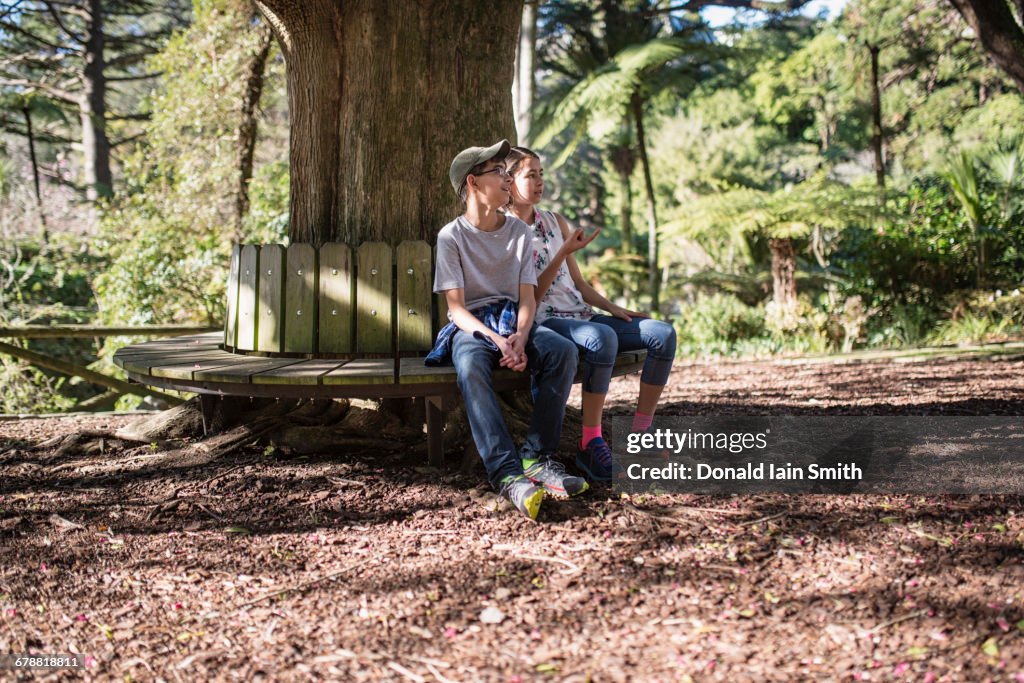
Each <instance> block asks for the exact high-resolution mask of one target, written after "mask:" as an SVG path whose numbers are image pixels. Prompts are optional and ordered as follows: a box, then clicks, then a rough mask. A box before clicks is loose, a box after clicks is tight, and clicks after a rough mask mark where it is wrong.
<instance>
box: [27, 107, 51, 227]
mask: <svg viewBox="0 0 1024 683" xmlns="http://www.w3.org/2000/svg"><path fill="white" fill-rule="evenodd" d="M21 115H22V116H24V117H25V137H26V138H27V139H28V158H29V161H30V162H31V164H32V187H33V188H34V189H35V195H36V211H38V212H39V228H40V239H41V240H42V242H43V244H46V243H47V242H49V241H50V235H49V233H48V232H47V230H46V213H45V212H44V211H43V194H42V192H40V190H39V160H38V159H37V158H36V137H35V134H34V133H33V132H32V111H31V109H30V108H29V106H28V105H25V106H24V107H22V108H21Z"/></svg>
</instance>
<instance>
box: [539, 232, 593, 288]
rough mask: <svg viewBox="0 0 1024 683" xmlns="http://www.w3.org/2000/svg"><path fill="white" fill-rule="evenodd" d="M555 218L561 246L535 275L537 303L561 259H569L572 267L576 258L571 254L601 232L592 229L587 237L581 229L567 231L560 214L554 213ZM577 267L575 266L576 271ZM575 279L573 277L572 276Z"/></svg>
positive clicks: (554, 275)
mask: <svg viewBox="0 0 1024 683" xmlns="http://www.w3.org/2000/svg"><path fill="white" fill-rule="evenodd" d="M555 218H556V219H557V220H558V227H559V229H561V231H562V246H561V247H560V248H559V250H558V251H557V252H556V253H555V255H554V256H552V257H551V263H549V264H548V265H547V267H546V268H545V269H544V271H543V272H542V273H540V275H538V276H537V302H538V303H539V302H540V300H541V299H543V298H544V295H545V294H547V292H548V289H549V288H550V287H551V283H552V282H554V281H555V277H556V276H557V275H558V269H559V268H560V267H561V266H562V261H565V260H568V261H569V268H570V270H571V269H572V267H573V265H574V264H575V263H576V259H574V258H573V257H572V254H573V253H574V252H576V251H579V250H580V249H582V248H583V247H585V246H587V245H588V244H590V243H591V242H592V241H593V240H594V238H595V237H597V234H598V233H599V232H601V229H600V228H598V229H597V230H595V231H594V234H593V235H591V236H590V237H587V236H585V235H584V234H583V230H580V229H577V230H576V231H574V232H570V231H569V225H568V224H567V223H566V222H565V219H564V218H562V216H561V214H557V213H556V214H555ZM578 271H579V269H578V268H577V272H578ZM574 279H575V278H574Z"/></svg>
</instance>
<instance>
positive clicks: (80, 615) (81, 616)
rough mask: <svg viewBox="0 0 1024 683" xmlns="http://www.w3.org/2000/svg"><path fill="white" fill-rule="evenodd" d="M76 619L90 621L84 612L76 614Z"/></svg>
mask: <svg viewBox="0 0 1024 683" xmlns="http://www.w3.org/2000/svg"><path fill="white" fill-rule="evenodd" d="M75 621H89V617H87V616H85V615H84V614H78V615H76V616H75Z"/></svg>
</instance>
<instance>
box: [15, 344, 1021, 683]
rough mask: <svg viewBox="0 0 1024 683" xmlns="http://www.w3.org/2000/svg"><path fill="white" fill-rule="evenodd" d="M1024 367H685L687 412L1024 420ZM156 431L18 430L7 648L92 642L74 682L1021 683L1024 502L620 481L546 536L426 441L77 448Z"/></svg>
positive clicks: (564, 506)
mask: <svg viewBox="0 0 1024 683" xmlns="http://www.w3.org/2000/svg"><path fill="white" fill-rule="evenodd" d="M1022 377H1024V360H1021V359H1020V358H1016V359H1014V358H1003V359H1001V360H992V359H983V358H958V359H937V360H935V359H933V360H929V361H927V362H920V361H913V360H905V359H904V360H901V361H894V360H884V361H872V362H860V363H845V364H844V363H834V362H829V363H826V362H817V361H774V362H747V363H711V362H708V363H684V364H680V365H679V366H678V367H677V368H676V370H675V371H674V373H673V377H672V380H671V382H670V385H669V390H668V391H667V393H666V396H665V404H664V409H663V411H662V412H663V414H678V415H693V414H712V415H725V414H753V415H760V414H772V415H851V414H854V415H865V414H866V415H922V414H923V415H936V414H951V415H1024V382H1022V379H1021V378H1022ZM636 386H637V380H636V379H634V378H623V379H619V380H616V383H615V385H614V387H613V390H612V396H611V399H612V405H611V408H612V410H611V411H610V413H611V414H622V415H626V414H630V412H631V407H630V402H631V401H632V400H633V398H634V397H635V391H636ZM577 391H578V390H577ZM132 419H135V418H132V417H111V416H96V417H88V418H82V417H73V418H51V419H32V420H21V421H8V422H2V423H0V475H2V478H0V653H11V652H14V653H27V652H35V653H52V654H56V653H67V652H77V653H82V654H83V655H87V657H88V663H89V667H88V668H87V669H86V670H85V671H84V672H79V673H75V674H68V673H64V674H62V676H64V677H72V676H74V677H83V676H84V677H85V678H87V679H89V680H93V679H95V680H111V679H117V680H166V681H196V680H211V681H213V680H244V681H252V680H267V681H280V680H357V681H358V680H396V681H402V680H408V681H442V682H443V681H479V680H495V681H528V680H558V681H586V680H595V681H627V680H645V681H657V680H664V681H679V680H682V681H685V680H691V679H692V680H712V681H719V680H720V681H737V680H758V681H760V680H773V681H774V680H778V681H791V680H861V681H889V680H908V681H909V680H913V681H940V680H941V681H946V680H950V681H972V682H973V681H985V680H1000V681H1001V680H1010V681H1013V680H1016V681H1024V643H1022V636H1024V563H1022V558H1024V553H1022V542H1024V498H1022V497H1006V496H1004V497H993V496H959V497H954V496H935V497H917V496H888V497H882V496H784V495H771V496H767V495H766V496H732V497H721V496H720V497H697V496H681V495H677V496H670V495H660V496H634V497H633V498H621V497H615V496H613V495H612V494H611V493H610V491H608V490H598V491H595V492H593V493H591V494H588V495H587V496H585V497H583V498H582V499H579V500H573V501H571V502H557V501H546V502H545V504H544V508H543V510H542V513H541V520H540V522H539V523H537V524H532V523H529V522H528V521H526V520H524V519H522V518H520V517H518V516H517V515H516V514H514V513H513V512H512V511H510V510H509V509H507V508H505V507H502V506H496V504H495V503H496V500H495V498H494V497H493V495H491V494H490V493H489V492H488V491H487V490H486V488H485V487H484V486H482V485H481V482H482V474H481V473H479V472H477V473H474V474H471V475H464V474H459V473H456V472H455V471H454V470H453V471H448V472H437V471H433V470H431V469H429V468H427V467H424V465H425V463H424V462H423V459H422V455H421V454H422V448H419V449H418V450H417V453H418V454H416V453H412V452H410V450H411V449H410V448H409V446H408V445H406V444H401V443H395V445H394V447H393V448H390V449H379V448H374V449H366V450H361V451H357V452H345V453H325V454H322V455H318V456H314V457H302V458H289V457H286V456H284V455H282V454H280V453H278V452H275V451H273V450H272V449H265V448H260V447H252V448H248V449H243V450H239V451H235V452H233V453H231V454H230V455H229V456H226V457H225V458H223V459H221V460H217V461H215V462H213V463H210V464H206V465H203V466H201V467H195V466H187V465H183V466H174V465H173V463H172V464H168V463H167V462H166V461H165V460H161V459H160V458H159V457H158V456H159V455H160V453H159V452H158V451H159V450H160V449H161V446H160V445H156V446H155V447H151V446H148V445H142V446H139V445H137V444H134V445H132V446H131V447H119V448H104V450H105V452H103V453H91V454H87V453H67V450H66V449H65V452H64V453H63V454H61V456H60V457H59V458H58V457H56V452H57V444H58V443H59V442H60V439H59V438H56V437H60V436H62V435H67V434H71V433H75V432H81V431H82V430H114V429H117V428H120V427H122V426H124V425H125V424H127V423H128V422H130V421H131V420H132ZM459 456H460V454H457V453H454V454H451V459H452V464H453V467H457V464H458V461H459ZM153 463H159V465H155V464H153ZM46 676H50V677H51V678H53V677H56V676H57V674H46V673H45V672H34V673H28V672H12V671H6V672H5V671H0V678H4V677H6V678H7V679H19V680H28V679H30V678H33V677H35V678H45V677H46Z"/></svg>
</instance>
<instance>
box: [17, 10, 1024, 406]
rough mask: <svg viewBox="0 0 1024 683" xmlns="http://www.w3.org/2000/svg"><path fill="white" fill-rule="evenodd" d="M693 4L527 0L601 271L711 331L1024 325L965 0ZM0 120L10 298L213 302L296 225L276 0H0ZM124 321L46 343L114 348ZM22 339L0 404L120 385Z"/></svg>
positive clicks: (1018, 262)
mask: <svg viewBox="0 0 1024 683" xmlns="http://www.w3.org/2000/svg"><path fill="white" fill-rule="evenodd" d="M677 5H678V3H668V2H663V1H657V0H636V1H629V2H612V1H610V0H603V1H602V0H580V1H574V2H570V1H568V0H553V1H549V2H542V3H540V4H539V5H538V4H527V6H526V10H525V11H524V16H523V28H522V31H521V36H520V41H519V52H518V57H517V65H516V70H517V73H516V84H515V87H514V93H513V94H514V100H515V103H516V109H517V122H516V123H517V129H518V132H519V141H520V143H525V144H528V145H530V146H532V147H534V148H535V149H537V151H539V152H540V153H541V154H542V156H543V157H544V160H545V165H546V180H547V182H548V189H547V194H548V197H549V199H548V206H549V208H554V209H556V210H559V211H561V212H562V213H564V214H565V215H566V216H567V217H569V218H570V220H572V221H574V222H576V223H577V224H579V225H581V226H582V227H584V228H587V229H592V228H594V227H602V228H603V230H602V232H601V235H600V237H599V238H598V241H597V242H595V243H594V245H592V246H591V247H590V248H589V249H588V250H587V252H586V253H585V254H581V255H580V257H579V258H580V259H581V261H583V264H582V265H583V267H584V272H585V274H586V275H587V276H588V277H595V276H597V275H598V274H600V278H599V280H600V283H601V285H602V286H603V288H604V289H605V291H606V292H607V293H608V295H609V296H610V297H612V298H614V299H617V300H621V301H623V302H625V303H627V304H629V305H631V306H633V307H640V308H646V309H649V310H652V311H654V312H656V314H657V315H659V316H661V317H664V318H666V319H670V320H672V321H674V323H675V324H676V327H677V330H678V333H679V339H680V350H681V353H683V354H686V355H722V356H730V357H732V356H766V355H772V354H780V353H808V352H811V353H826V352H842V351H850V350H853V349H857V348H864V347H901V346H919V345H925V344H949V343H979V342H989V341H1006V340H1009V339H1015V338H1019V337H1020V336H1021V335H1022V328H1024V294H1022V293H1021V287H1022V277H1024V220H1022V219H1024V202H1022V200H1021V192H1020V190H1021V186H1022V185H1024V169H1022V164H1024V158H1022V156H1024V99H1022V96H1021V91H1020V90H1019V89H1018V88H1017V87H1016V86H1015V84H1014V82H1013V81H1012V80H1011V79H1010V78H1009V77H1008V76H1007V75H1006V74H1005V73H1004V72H1003V71H1001V70H1000V69H999V68H997V67H996V66H995V65H994V64H993V63H992V62H991V61H990V59H989V57H988V55H987V54H986V52H985V50H983V49H982V47H981V46H980V45H979V43H978V40H977V36H976V35H975V32H974V31H973V30H972V29H971V28H970V27H969V26H968V24H967V23H966V22H965V21H964V20H963V18H962V17H961V15H960V14H959V13H958V12H957V10H956V9H955V8H954V7H953V5H952V4H949V3H948V2H947V0H850V2H848V3H846V4H845V5H844V6H843V7H842V8H841V11H836V12H833V13H831V14H827V13H823V14H822V15H819V16H809V12H808V8H807V7H806V6H797V5H799V3H793V4H790V5H789V6H788V7H782V6H779V7H775V6H771V5H760V6H761V7H767V8H768V10H770V11H768V10H763V9H762V10H758V11H754V10H746V11H738V12H734V13H731V14H730V15H729V17H728V20H727V21H726V20H724V19H723V18H722V17H723V15H722V13H721V12H720V11H719V12H710V11H707V10H705V11H704V12H703V13H700V12H693V11H687V10H686V9H685V8H682V9H681V8H679V7H677ZM97 20H98V21H97ZM97 27H98V28H97ZM96 55H99V56H100V58H99V59H96V58H95V57H96ZM0 128H2V138H0V263H2V266H3V267H2V268H0V279H2V288H0V297H2V299H0V325H25V324H49V323H96V324H129V325H136V324H169V323H189V322H192V323H199V324H209V325H212V326H217V325H219V324H220V321H221V320H222V316H223V312H224V311H223V302H224V288H225V284H226V269H227V264H228V256H229V253H230V249H231V246H232V245H233V244H235V243H237V242H257V243H267V242H285V241H286V240H287V234H288V187H289V177H288V173H289V171H288V112H287V95H286V92H285V79H284V61H283V59H282V57H281V55H280V53H279V50H278V48H277V46H276V44H275V42H274V40H273V38H272V35H271V33H270V30H269V29H268V27H267V26H266V25H265V23H263V22H262V21H261V20H260V18H259V15H258V13H257V12H256V11H255V8H254V7H253V5H252V4H251V2H248V1H244V0H195V1H194V2H192V3H189V2H186V1H185V0H175V1H174V2H161V3H159V4H158V3H155V2H149V0H104V1H103V2H100V1H99V0H73V1H69V2H62V3H52V2H9V3H4V4H3V9H0ZM439 227H440V226H438V228H439ZM126 341H128V340H127V339H125V338H111V339H108V340H106V341H105V342H99V341H96V342H92V341H87V340H64V341H55V340H31V341H23V342H21V343H22V344H23V345H26V346H28V345H30V346H31V348H33V349H36V350H39V351H42V352H44V353H49V354H51V355H57V356H62V357H67V358H72V359H75V360H77V361H78V362H80V363H81V364H91V367H93V368H97V369H101V370H103V371H104V372H108V373H111V374H115V370H114V369H113V367H112V366H111V365H110V363H109V357H110V355H112V353H113V350H114V349H116V348H117V347H118V346H120V345H122V344H124V343H125V342H126ZM97 358H98V360H97ZM0 363H2V367H0V413H11V412H52V411H61V410H68V409H72V408H74V407H75V406H76V405H77V404H79V403H80V402H82V401H84V400H87V399H89V398H90V397H93V396H94V395H95V394H96V393H97V391H98V390H97V389H95V388H94V387H92V386H91V385H89V384H87V383H85V382H78V381H76V380H74V379H67V378H63V377H60V376H57V375H52V374H49V373H46V372H44V371H42V370H39V369H37V368H34V367H32V366H29V365H27V364H25V363H22V362H19V361H16V360H15V359H13V358H11V357H8V356H2V355H0ZM137 402H138V399H137V398H134V397H129V396H125V397H122V398H121V399H120V400H119V401H118V407H120V408H128V407H132V406H133V405H135V404H136V403H137Z"/></svg>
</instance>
